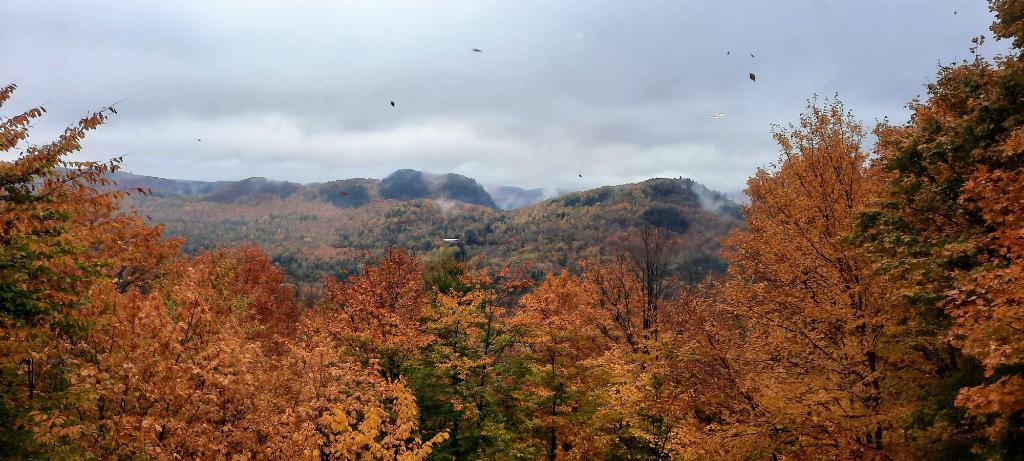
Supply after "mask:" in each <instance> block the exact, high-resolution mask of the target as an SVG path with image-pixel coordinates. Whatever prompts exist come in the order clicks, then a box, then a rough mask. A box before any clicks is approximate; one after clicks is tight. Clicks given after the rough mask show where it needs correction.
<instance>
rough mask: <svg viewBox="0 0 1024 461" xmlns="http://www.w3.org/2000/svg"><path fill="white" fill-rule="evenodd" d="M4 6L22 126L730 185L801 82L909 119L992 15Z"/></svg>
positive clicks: (256, 172) (494, 169)
mask: <svg viewBox="0 0 1024 461" xmlns="http://www.w3.org/2000/svg"><path fill="white" fill-rule="evenodd" d="M954 11H956V14H954ZM0 18H3V21H2V22H3V27H0V83H6V82H15V83H17V84H18V85H19V90H18V92H17V94H16V97H15V98H14V99H13V100H12V102H10V103H8V104H7V105H6V106H5V107H4V108H3V109H2V113H3V114H5V115H11V114H12V113H13V112H14V111H15V110H20V109H24V108H27V107H29V106H33V105H38V104H43V103H45V104H46V107H47V108H48V110H49V114H48V115H47V116H46V118H45V119H44V120H43V121H41V122H39V123H38V124H37V136H36V139H38V140H42V139H40V138H41V137H42V136H43V135H49V136H52V135H53V134H54V133H56V132H57V130H59V129H60V128H61V127H63V126H65V125H66V124H68V123H70V122H73V121H74V120H77V118H78V117H80V116H81V115H84V114H85V113H86V112H87V111H89V110H93V109H98V108H101V107H104V106H106V105H109V104H111V103H114V102H115V101H121V102H120V103H118V104H117V106H116V107H117V108H118V112H119V115H117V116H115V117H114V118H113V119H112V120H111V121H110V122H109V124H108V125H107V126H104V127H102V128H101V129H100V130H99V131H98V132H96V133H95V134H94V135H91V136H90V137H89V138H88V139H87V140H86V149H85V150H84V151H83V153H82V154H81V155H80V156H79V157H78V158H88V159H105V158H109V157H113V156H116V155H120V154H128V153H130V155H128V156H127V157H126V158H125V160H126V163H125V169H126V170H128V171H131V172H134V173H139V174H147V175H154V176H162V177H169V178H182V179H203V180H213V179H241V178H246V177H250V176H266V177H269V178H273V179H284V180H291V181H298V182H313V181H324V180H330V179H339V178H350V177H376V178H380V177H383V176H385V175H387V174H388V173H390V172H391V171H393V170H395V169H398V168H415V169H420V170H426V171H430V172H435V173H444V172H456V173H461V174H464V175H467V176H470V177H473V178H476V179H477V180H479V181H481V182H483V183H485V184H492V185H493V184H508V185H518V186H526V187H568V188H573V189H579V188H585V187H594V186H599V185H604V184H620V183H625V182H633V181H638V180H643V179H646V178H650V177H655V176H662V177H676V176H685V177H690V178H694V179H695V180H697V181H699V182H703V183H705V184H707V185H708V186H710V187H713V188H716V189H719V190H723V191H735V190H739V189H742V187H743V183H744V181H745V179H746V178H747V177H748V176H749V175H751V174H752V173H753V171H754V170H755V169H756V168H757V167H759V166H763V165H765V164H767V163H768V162H771V161H773V160H774V159H775V158H776V157H777V149H776V146H775V144H774V142H773V141H772V139H771V134H770V127H771V124H773V123H788V122H790V121H793V120H795V119H796V118H797V116H798V115H799V113H800V112H801V110H802V108H803V107H804V105H805V104H806V100H807V98H809V97H811V96H813V95H814V94H815V93H817V94H819V95H831V94H833V93H836V92H838V93H839V95H840V97H841V98H842V99H843V100H844V101H845V102H846V104H847V105H848V107H849V108H850V109H852V110H853V111H854V113H855V115H856V116H857V117H858V118H860V119H861V120H863V121H865V122H866V123H868V124H870V125H873V124H874V122H875V120H878V119H881V118H883V117H889V118H890V119H892V120H898V121H899V120H904V119H906V117H907V112H906V110H905V108H904V105H905V104H906V103H907V101H909V100H910V99H911V98H913V97H914V96H916V95H919V94H922V93H924V84H925V83H926V82H928V81H930V80H932V79H934V76H935V71H936V69H937V65H938V64H939V63H940V62H942V63H949V62H951V61H953V60H955V59H963V58H965V57H968V56H969V52H968V48H969V46H970V39H971V37H973V36H976V35H978V34H985V35H986V36H990V35H991V33H990V32H989V30H988V26H989V24H990V22H991V16H990V14H989V12H988V9H987V4H986V2H984V1H983V0H872V1H865V0H815V1H812V0H805V1H801V0H743V1H739V0H736V1H711V0H707V1H684V0H673V1H647V0H614V1H591V0H587V1H582V0H558V1H553V0H536V1H534V0H509V1H490V0H465V1H429V2H427V1H417V2H413V1H387V0H365V1H343V0H321V1H314V0H299V1H280V2H271V1H260V0H245V1H242V0H238V1H216V0H196V1H180V0H178V1H161V2H156V1H117V2H114V1H47V0H3V1H0ZM1004 46H1005V45H1003V44H1001V43H1000V44H997V43H994V42H993V41H991V40H990V42H989V43H988V44H987V45H986V46H985V47H984V48H983V52H984V53H985V54H992V53H994V52H995V50H998V49H1000V48H1002V47H1004ZM473 48H479V49H482V50H483V52H482V53H474V52H472V49H473ZM727 52H728V53H727ZM750 53H753V54H754V57H753V58H751V56H750ZM749 72H754V73H756V74H757V82H756V83H755V82H751V81H750V80H748V77H747V74H748V73H749ZM391 100H394V101H395V103H396V105H397V106H396V107H394V108H392V107H391V106H390V104H389V101H391ZM719 112H723V113H725V116H723V117H721V118H719V119H714V120H712V119H710V116H711V114H714V113H719ZM198 139H201V140H202V141H198ZM0 155H2V154H0ZM7 159H10V156H8V157H7ZM579 174H582V175H583V178H580V177H579V176H578V175H579Z"/></svg>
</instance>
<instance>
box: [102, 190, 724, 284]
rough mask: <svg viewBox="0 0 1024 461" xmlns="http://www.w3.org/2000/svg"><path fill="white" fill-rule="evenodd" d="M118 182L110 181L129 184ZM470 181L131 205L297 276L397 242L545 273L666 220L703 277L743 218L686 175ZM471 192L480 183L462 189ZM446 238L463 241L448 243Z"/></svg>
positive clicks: (190, 239) (327, 271)
mask: <svg viewBox="0 0 1024 461" xmlns="http://www.w3.org/2000/svg"><path fill="white" fill-rule="evenodd" d="M108 177H110V178H111V179H112V180H115V181H117V179H118V178H120V179H121V181H123V183H127V184H129V185H131V186H135V187H137V186H140V185H143V184H145V182H142V181H139V180H137V179H134V178H132V177H129V176H126V175H123V174H122V175H120V176H118V175H117V174H115V175H108ZM422 177H434V178H442V179H444V180H445V181H447V182H445V184H461V185H464V186H457V185H450V186H445V187H444V188H438V189H437V191H436V192H433V193H432V192H431V191H430V189H429V188H428V187H427V181H422V180H420V179H418V178H422ZM451 178H458V179H455V180H453V179H451ZM146 182H153V183H155V184H156V185H157V186H158V187H160V186H161V183H160V182H155V181H152V180H147V181H146ZM409 183H411V185H409ZM121 184H122V182H116V184H115V186H114V188H115V189H117V188H123V187H124V186H121ZM185 184H189V183H188V182H185ZM207 184H210V183H207ZM214 184H216V183H214ZM475 184H476V183H475V181H473V180H472V179H469V178H465V177H461V176H457V175H446V176H442V175H428V174H426V173H420V172H414V171H412V170H399V171H397V172H395V174H393V175H391V176H389V177H388V178H385V179H384V180H382V181H376V180H371V179H347V180H339V181H333V182H328V183H322V184H313V185H309V186H300V185H298V184H294V183H284V182H277V183H275V182H272V181H269V180H265V179H262V178H253V179H248V180H244V181H240V182H237V183H231V184H230V185H227V186H221V187H220V188H217V189H216V190H215V191H212V192H207V193H204V194H188V195H186V194H174V193H168V192H165V191H166V190H167V189H168V188H166V187H163V188H159V189H156V190H152V189H150V190H152V191H153V193H152V194H148V195H145V196H135V197H133V198H132V199H130V200H129V201H128V202H126V204H125V207H128V208H130V207H135V208H136V209H137V211H138V212H139V213H140V214H142V215H144V216H146V217H147V218H148V219H150V220H151V222H153V223H159V224H163V225H164V226H165V234H166V235H167V236H181V237H185V241H186V243H185V246H184V248H185V250H186V251H187V252H189V253H195V252H196V251H200V250H208V249H214V248H218V247H221V246H226V245H239V244H243V243H256V244H259V245H260V246H262V247H263V248H265V249H266V250H267V252H268V253H269V254H270V256H271V258H272V259H273V261H274V262H275V263H277V264H278V265H279V266H281V267H282V268H283V269H284V270H285V272H286V273H287V274H288V275H289V276H290V277H291V278H293V279H294V280H296V281H298V282H300V283H311V282H318V281H319V280H320V278H321V277H322V276H324V275H340V274H345V273H350V272H356V271H357V270H358V267H359V265H360V264H361V263H362V261H363V260H364V259H366V258H367V257H376V256H379V255H380V254H382V252H383V251H384V250H385V249H387V248H388V247H390V246H399V247H402V248H405V249H408V250H410V251H413V252H416V253H418V254H421V255H426V254H429V253H432V252H435V251H437V250H444V249H448V248H452V247H454V255H455V256H457V257H458V259H460V260H470V259H473V258H476V257H483V258H484V260H485V261H489V262H492V263H498V264H525V263H530V264H532V265H533V266H535V267H534V268H533V273H534V275H535V276H537V277H540V276H543V275H544V274H545V273H547V272H552V271H557V270H560V269H562V268H569V269H572V270H576V269H578V266H577V262H578V261H579V260H581V259H584V258H590V257H600V256H608V255H611V254H612V253H613V252H614V251H615V248H616V247H617V246H621V245H620V244H621V243H622V242H623V241H624V240H626V239H627V237H628V236H629V235H631V234H632V233H635V232H636V230H637V229H638V228H640V227H642V226H644V225H651V226H656V227H660V228H664V229H667V230H668V231H669V232H671V233H672V234H673V235H675V236H676V237H677V238H678V239H679V241H680V243H681V246H680V251H679V252H678V253H677V254H674V255H673V261H672V270H673V272H678V273H679V274H681V275H682V276H683V277H685V278H686V279H687V280H689V281H697V280H700V279H702V278H703V277H704V276H705V275H707V274H710V273H721V272H722V271H724V267H725V265H724V263H723V262H722V260H721V259H720V258H719V257H718V252H719V250H720V246H719V239H720V238H721V237H722V236H724V235H725V234H726V233H727V232H728V231H729V230H730V229H732V228H734V227H736V226H737V225H738V224H739V223H740V221H741V219H742V216H741V212H740V208H739V206H738V205H736V204H735V203H733V202H731V201H730V200H729V199H727V198H725V197H724V196H723V195H721V194H719V193H717V192H713V191H711V190H709V189H707V188H705V187H704V186H702V185H700V184H697V183H695V182H693V181H692V180H688V179H667V178H661V179H652V180H648V181H645V182H643V183H639V184H628V185H622V186H607V187H602V188H599V189H594V190H589V191H583V192H576V193H568V194H565V195H562V196H560V197H558V198H555V199H550V200H545V201H543V202H539V203H535V204H532V205H528V206H525V207H522V208H518V209H514V210H496V209H494V207H493V206H487V204H491V205H493V202H491V200H490V199H489V196H487V193H486V192H484V191H483V190H482V189H481V188H479V186H473V185H475ZM471 186H473V187H471ZM396 190H399V191H419V192H416V193H412V192H401V193H398V192H394V191H396ZM465 190H470V191H475V192H472V193H468V192H460V191H465ZM382 191H384V192H382ZM225 197H230V198H231V199H230V200H225V199H224V198H225ZM446 238H449V239H453V238H454V239H458V240H459V241H458V242H456V243H446V242H445V241H444V240H443V239H446ZM442 252H444V251H442ZM447 252H452V250H448V251H447Z"/></svg>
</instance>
